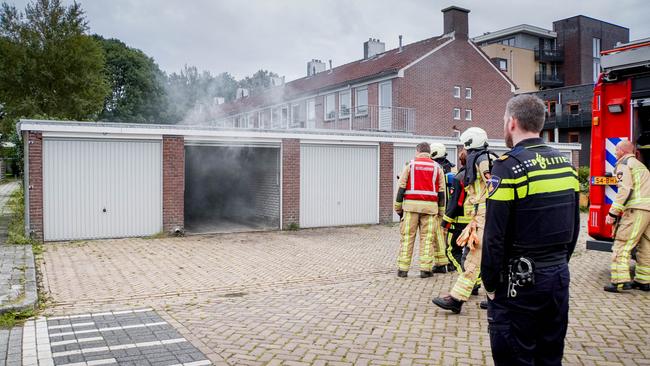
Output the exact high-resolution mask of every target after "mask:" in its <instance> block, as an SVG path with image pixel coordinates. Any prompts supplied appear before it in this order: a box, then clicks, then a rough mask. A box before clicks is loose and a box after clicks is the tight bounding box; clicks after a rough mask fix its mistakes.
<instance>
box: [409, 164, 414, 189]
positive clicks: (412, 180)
mask: <svg viewBox="0 0 650 366" xmlns="http://www.w3.org/2000/svg"><path fill="white" fill-rule="evenodd" d="M414 165H415V160H411V163H410V164H409V169H410V172H409V175H410V177H409V178H411V179H410V181H411V186H410V187H409V188H410V189H413V188H415V170H414V169H413V166H414Z"/></svg>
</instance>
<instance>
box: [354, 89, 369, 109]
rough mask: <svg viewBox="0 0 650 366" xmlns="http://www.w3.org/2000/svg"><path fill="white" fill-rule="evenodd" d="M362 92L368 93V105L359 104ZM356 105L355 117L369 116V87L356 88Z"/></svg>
mask: <svg viewBox="0 0 650 366" xmlns="http://www.w3.org/2000/svg"><path fill="white" fill-rule="evenodd" d="M361 92H366V103H365V104H361V105H360V104H359V99H360V98H359V94H361ZM354 104H355V105H356V106H355V109H354V115H355V116H367V115H368V87H367V86H364V87H363V88H356V90H355V98H354ZM359 107H362V108H364V109H362V110H360V109H359Z"/></svg>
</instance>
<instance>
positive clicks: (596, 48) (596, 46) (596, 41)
mask: <svg viewBox="0 0 650 366" xmlns="http://www.w3.org/2000/svg"><path fill="white" fill-rule="evenodd" d="M592 44H593V59H594V60H593V64H592V65H593V75H594V83H595V82H597V81H598V75H600V38H593V40H592Z"/></svg>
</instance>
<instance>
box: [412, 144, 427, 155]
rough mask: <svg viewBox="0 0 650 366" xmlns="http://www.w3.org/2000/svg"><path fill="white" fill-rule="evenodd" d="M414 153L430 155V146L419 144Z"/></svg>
mask: <svg viewBox="0 0 650 366" xmlns="http://www.w3.org/2000/svg"><path fill="white" fill-rule="evenodd" d="M415 151H417V152H419V153H422V152H425V153H429V154H431V145H429V143H428V142H420V143H419V144H418V146H416V147H415Z"/></svg>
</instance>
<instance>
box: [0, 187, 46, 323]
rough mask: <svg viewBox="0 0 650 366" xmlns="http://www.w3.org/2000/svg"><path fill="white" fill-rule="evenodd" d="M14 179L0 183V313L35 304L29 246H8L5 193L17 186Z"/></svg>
mask: <svg viewBox="0 0 650 366" xmlns="http://www.w3.org/2000/svg"><path fill="white" fill-rule="evenodd" d="M19 187H20V186H19V184H18V182H16V181H13V182H8V183H4V184H2V185H0V313H2V312H4V311H10V310H22V309H25V308H29V307H33V306H34V304H35V303H36V300H37V297H36V272H35V268H34V255H33V252H32V246H31V245H9V244H6V240H7V226H8V224H9V215H10V212H9V210H8V208H7V207H6V204H7V201H8V199H9V196H10V195H11V194H12V193H13V192H14V191H15V190H16V189H19Z"/></svg>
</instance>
